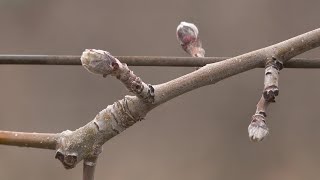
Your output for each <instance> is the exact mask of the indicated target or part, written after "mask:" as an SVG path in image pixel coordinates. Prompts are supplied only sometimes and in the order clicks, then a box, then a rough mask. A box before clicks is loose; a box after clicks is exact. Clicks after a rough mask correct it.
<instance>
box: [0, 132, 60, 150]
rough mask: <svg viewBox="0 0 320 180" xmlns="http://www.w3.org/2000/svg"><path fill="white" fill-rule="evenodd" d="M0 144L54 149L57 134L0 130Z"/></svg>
mask: <svg viewBox="0 0 320 180" xmlns="http://www.w3.org/2000/svg"><path fill="white" fill-rule="evenodd" d="M0 144H3V145H10V146H21V147H33V148H41V149H52V150H55V149H56V145H57V134H50V133H27V132H13V131H0Z"/></svg>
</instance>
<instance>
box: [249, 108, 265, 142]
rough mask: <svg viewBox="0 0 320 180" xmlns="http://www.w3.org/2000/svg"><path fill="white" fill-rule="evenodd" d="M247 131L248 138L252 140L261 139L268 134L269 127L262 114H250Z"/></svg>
mask: <svg viewBox="0 0 320 180" xmlns="http://www.w3.org/2000/svg"><path fill="white" fill-rule="evenodd" d="M248 133H249V138H250V140H251V141H253V142H259V141H262V140H263V139H264V138H265V137H266V136H267V135H268V134H269V128H268V126H267V124H266V121H265V117H264V116H263V115H261V114H255V115H253V116H252V121H251V123H250V125H249V127H248Z"/></svg>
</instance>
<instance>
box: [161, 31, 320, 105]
mask: <svg viewBox="0 0 320 180" xmlns="http://www.w3.org/2000/svg"><path fill="white" fill-rule="evenodd" d="M319 45H320V29H316V30H313V31H310V32H308V33H305V34H302V35H300V36H297V37H294V38H291V39H289V40H286V41H283V42H281V43H278V44H275V45H272V46H269V47H266V48H262V49H259V50H256V51H253V52H249V53H247V54H243V55H240V56H237V57H234V58H230V59H227V60H225V61H221V62H217V63H214V64H208V65H206V66H204V67H202V68H200V69H199V70H197V71H194V72H192V73H189V74H187V75H184V76H182V77H179V78H177V79H174V80H172V81H169V82H166V83H163V84H160V85H157V86H155V92H156V95H155V104H162V103H163V102H165V101H168V100H170V99H172V98H174V97H176V96H179V95H181V94H184V93H186V92H189V91H191V90H194V89H196V88H199V87H202V86H205V85H210V84H214V83H217V82H219V81H221V80H222V79H225V78H228V77H230V76H233V75H236V74H239V73H242V72H245V71H248V70H250V69H253V68H256V67H260V66H263V65H264V64H266V63H267V60H268V59H270V58H271V57H276V58H277V59H280V60H281V61H282V62H284V63H285V62H286V61H288V60H289V59H290V58H292V57H294V56H297V55H299V54H301V53H303V52H306V51H308V50H310V49H313V48H315V47H318V46H319Z"/></svg>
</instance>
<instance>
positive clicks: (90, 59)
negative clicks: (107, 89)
mask: <svg viewBox="0 0 320 180" xmlns="http://www.w3.org/2000/svg"><path fill="white" fill-rule="evenodd" d="M81 63H82V66H83V67H84V68H86V69H87V70H88V71H89V72H91V73H94V74H102V75H103V76H106V75H109V74H112V73H113V72H114V70H116V69H117V68H118V67H119V64H121V63H120V61H119V60H117V59H116V58H115V57H113V56H112V55H111V54H110V53H109V52H107V51H103V50H96V49H86V50H85V51H84V52H83V53H82V56H81Z"/></svg>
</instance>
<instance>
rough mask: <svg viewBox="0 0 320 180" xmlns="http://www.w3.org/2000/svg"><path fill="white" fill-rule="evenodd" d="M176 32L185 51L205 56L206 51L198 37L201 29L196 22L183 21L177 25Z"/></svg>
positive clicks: (192, 54) (193, 54) (196, 55)
mask: <svg viewBox="0 0 320 180" xmlns="http://www.w3.org/2000/svg"><path fill="white" fill-rule="evenodd" d="M176 34H177V39H178V41H179V43H180V45H181V47H182V49H183V50H184V51H186V52H187V53H188V54H190V55H191V56H193V57H204V54H205V51H204V49H203V48H202V45H201V41H200V39H199V37H198V35H199V30H198V28H197V27H196V26H195V25H194V24H192V23H187V22H181V23H180V24H179V26H178V27H177V32H176Z"/></svg>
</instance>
